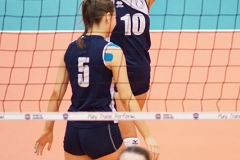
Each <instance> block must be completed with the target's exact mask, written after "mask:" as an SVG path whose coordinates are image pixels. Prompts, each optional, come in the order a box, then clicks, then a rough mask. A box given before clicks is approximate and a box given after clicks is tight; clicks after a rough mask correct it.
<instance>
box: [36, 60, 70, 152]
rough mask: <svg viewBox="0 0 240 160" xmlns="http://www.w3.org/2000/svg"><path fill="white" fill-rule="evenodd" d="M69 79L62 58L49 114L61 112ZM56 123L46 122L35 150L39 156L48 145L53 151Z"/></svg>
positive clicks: (49, 105) (49, 106)
mask: <svg viewBox="0 0 240 160" xmlns="http://www.w3.org/2000/svg"><path fill="white" fill-rule="evenodd" d="M68 82H69V78H68V72H67V70H66V66H65V62H64V58H62V60H61V62H60V66H59V69H58V73H57V78H56V82H55V85H54V89H53V91H52V95H51V97H50V101H49V104H48V109H47V111H48V112H57V111H58V110H59V107H60V104H61V101H62V99H63V96H64V94H65V92H66V90H67V86H68ZM54 122H55V121H46V122H45V126H44V129H43V132H42V133H41V134H40V136H39V137H38V138H37V140H36V142H35V145H34V149H35V153H36V154H37V155H42V152H43V148H44V146H45V145H46V144H47V143H48V150H50V149H51V146H52V141H53V127H54Z"/></svg>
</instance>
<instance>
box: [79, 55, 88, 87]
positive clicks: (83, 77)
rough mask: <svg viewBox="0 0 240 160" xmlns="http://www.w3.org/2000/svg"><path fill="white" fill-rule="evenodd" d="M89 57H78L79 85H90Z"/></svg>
mask: <svg viewBox="0 0 240 160" xmlns="http://www.w3.org/2000/svg"><path fill="white" fill-rule="evenodd" d="M84 63H89V57H78V85H79V86H80V87H84V88H86V87H88V86H89V66H88V65H87V64H84Z"/></svg>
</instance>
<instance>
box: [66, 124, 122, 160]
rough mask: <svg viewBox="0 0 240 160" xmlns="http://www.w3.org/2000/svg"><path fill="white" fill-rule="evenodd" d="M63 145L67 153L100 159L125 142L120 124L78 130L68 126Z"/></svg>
mask: <svg viewBox="0 0 240 160" xmlns="http://www.w3.org/2000/svg"><path fill="white" fill-rule="evenodd" d="M63 143H64V151H65V152H67V153H70V154H72V155H76V156H80V155H88V156H89V157H90V158H92V159H98V158H100V157H102V156H105V155H108V154H110V153H113V152H115V151H116V150H118V149H119V147H120V146H121V145H122V143H123V140H122V136H121V133H120V129H119V127H118V123H110V124H106V125H103V126H100V127H95V128H77V127H75V126H72V125H70V124H67V126H66V132H65V137H64V142H63Z"/></svg>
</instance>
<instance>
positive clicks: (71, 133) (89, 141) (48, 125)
mask: <svg viewBox="0 0 240 160" xmlns="http://www.w3.org/2000/svg"><path fill="white" fill-rule="evenodd" d="M82 16H83V22H84V26H85V31H84V33H83V35H82V36H81V37H79V38H78V40H77V41H73V42H72V43H70V45H69V46H68V48H67V50H66V53H65V55H64V57H63V58H62V60H61V62H60V67H59V70H58V74H57V78H56V83H55V86H54V90H53V92H52V95H51V98H50V102H49V105H48V112H58V111H59V107H60V104H61V101H62V99H63V96H64V94H65V92H66V89H67V86H68V83H69V82H70V84H71V89H72V97H71V105H70V107H69V109H68V111H69V112H81V111H84V112H96V111H97V112H100V111H104V112H112V111H114V110H115V103H113V102H112V101H113V93H112V91H114V88H113V86H114V85H113V81H112V80H113V79H114V82H115V83H116V87H117V89H118V92H119V96H120V98H121V99H122V103H123V106H124V107H125V109H126V110H129V111H133V112H138V111H141V109H140V107H139V105H138V103H137V101H136V99H135V97H134V96H133V95H132V91H131V88H130V85H129V81H128V76H127V70H126V61H125V57H124V54H123V52H122V50H121V48H120V47H118V46H117V45H115V44H113V43H110V42H107V41H106V40H105V39H106V38H107V37H109V34H110V32H111V31H112V30H113V27H114V26H115V25H116V16H115V9H114V6H113V3H112V1H111V0H84V1H83V2H82ZM134 123H135V125H136V126H137V128H138V130H139V131H140V133H141V134H142V136H143V137H144V139H145V142H146V145H147V146H148V148H149V151H151V152H152V153H154V159H155V160H156V159H158V154H159V146H158V144H157V142H156V140H155V139H154V138H153V136H152V134H151V132H150V130H149V128H148V126H147V125H146V123H145V122H144V121H142V120H141V121H139V120H138V121H134ZM53 128H54V121H46V122H45V126H44V129H43V132H42V133H41V135H40V136H39V138H37V140H36V143H35V147H34V148H35V152H36V154H37V155H42V153H43V149H44V147H45V145H46V144H47V143H48V147H47V148H48V150H50V148H51V146H52V142H53ZM124 148H125V145H124V143H123V139H122V136H121V132H120V129H119V127H118V123H115V122H114V121H68V122H67V126H66V131H65V136H64V151H65V152H64V155H65V160H92V159H96V160H97V159H99V160H115V159H117V158H118V156H119V154H120V152H121V151H122V150H123V149H124Z"/></svg>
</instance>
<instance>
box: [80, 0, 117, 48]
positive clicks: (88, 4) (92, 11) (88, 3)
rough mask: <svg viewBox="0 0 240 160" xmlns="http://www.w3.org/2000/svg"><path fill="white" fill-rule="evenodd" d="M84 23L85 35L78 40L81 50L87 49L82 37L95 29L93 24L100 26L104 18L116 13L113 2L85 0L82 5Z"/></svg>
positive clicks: (109, 0)
mask: <svg viewBox="0 0 240 160" xmlns="http://www.w3.org/2000/svg"><path fill="white" fill-rule="evenodd" d="M81 5H82V21H83V23H84V26H85V29H84V32H83V34H82V35H81V36H80V37H79V38H78V39H77V44H78V46H79V47H80V48H85V47H86V46H85V44H84V42H83V40H82V36H84V35H85V34H86V33H88V31H89V29H91V28H92V27H93V24H97V25H98V24H99V23H100V22H101V20H102V17H103V16H104V15H105V14H106V13H107V12H110V14H111V15H112V14H113V13H114V5H113V2H112V1H111V0H84V1H83V2H82V3H81Z"/></svg>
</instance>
